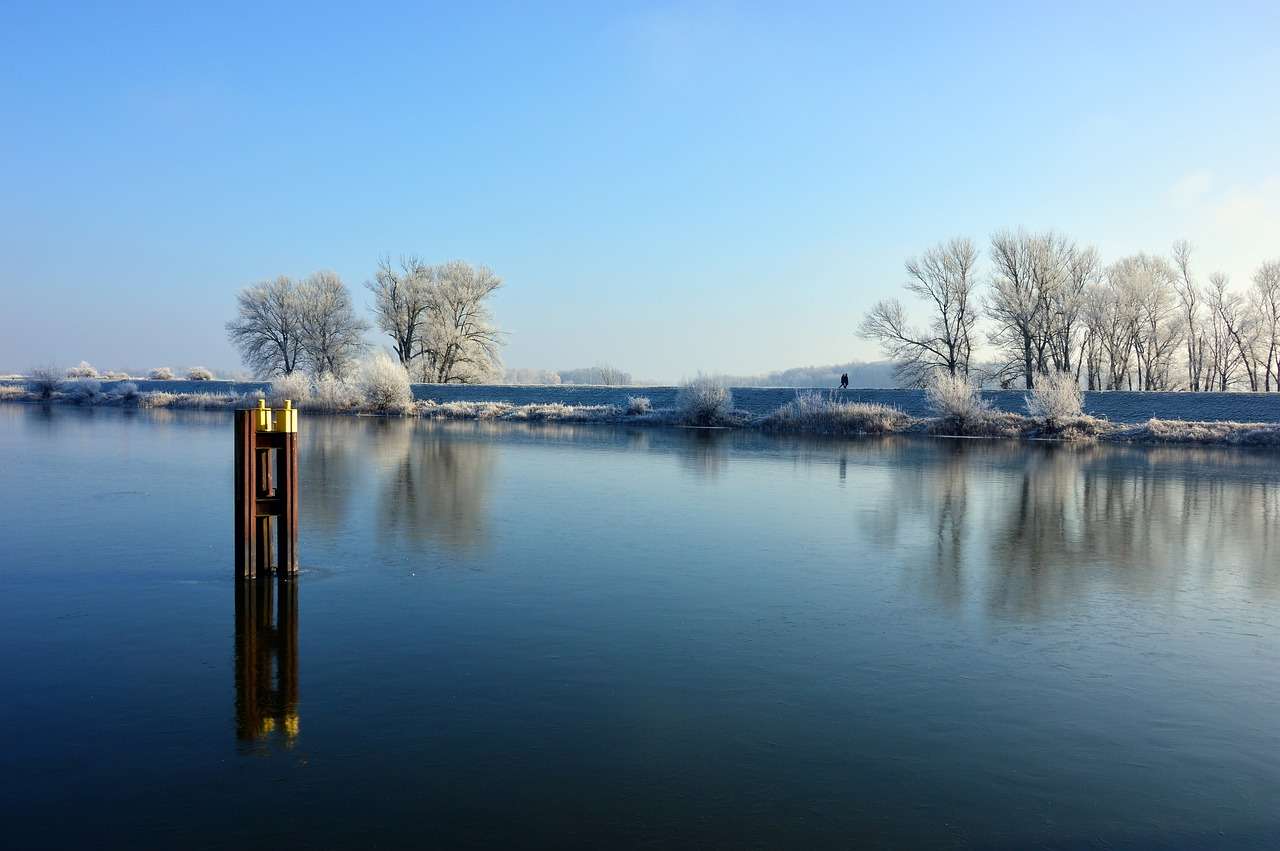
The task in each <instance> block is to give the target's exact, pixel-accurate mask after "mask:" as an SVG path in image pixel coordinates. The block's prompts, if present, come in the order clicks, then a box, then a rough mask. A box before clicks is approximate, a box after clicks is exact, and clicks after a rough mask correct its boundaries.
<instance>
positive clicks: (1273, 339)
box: [1249, 260, 1280, 391]
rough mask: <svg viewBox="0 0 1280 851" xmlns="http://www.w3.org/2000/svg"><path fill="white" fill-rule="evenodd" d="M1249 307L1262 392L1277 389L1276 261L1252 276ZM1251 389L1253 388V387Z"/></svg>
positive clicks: (1279, 280) (1279, 306)
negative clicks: (1254, 333) (1253, 328)
mask: <svg viewBox="0 0 1280 851" xmlns="http://www.w3.org/2000/svg"><path fill="white" fill-rule="evenodd" d="M1249 302H1250V308H1251V311H1250V312H1251V313H1252V314H1253V316H1254V321H1255V322H1256V323H1257V338H1256V346H1257V348H1256V353H1255V357H1256V358H1257V359H1258V360H1260V361H1261V363H1260V364H1259V367H1261V368H1260V369H1258V370H1257V371H1258V372H1260V373H1261V374H1262V379H1263V389H1264V390H1267V391H1270V390H1271V389H1272V379H1273V378H1274V380H1275V389H1276V390H1280V363H1277V362H1276V356H1277V353H1278V352H1280V260H1271V261H1269V262H1266V263H1263V264H1262V265H1261V266H1259V267H1258V270H1257V271H1256V272H1254V273H1253V289H1252V290H1251V291H1250V299H1249ZM1254 389H1255V390H1256V389H1257V387H1255V388H1254Z"/></svg>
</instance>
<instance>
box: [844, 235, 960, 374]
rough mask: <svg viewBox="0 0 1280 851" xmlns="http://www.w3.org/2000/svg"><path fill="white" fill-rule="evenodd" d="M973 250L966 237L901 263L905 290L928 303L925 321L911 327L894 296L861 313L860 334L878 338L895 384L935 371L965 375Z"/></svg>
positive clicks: (868, 337)
mask: <svg viewBox="0 0 1280 851" xmlns="http://www.w3.org/2000/svg"><path fill="white" fill-rule="evenodd" d="M977 266H978V252H977V250H976V249H975V248H974V247H973V243H972V242H970V241H969V240H968V239H964V238H959V237H958V238H956V239H952V240H950V241H949V242H944V243H940V244H938V245H936V246H934V247H933V248H930V249H929V250H928V251H926V252H924V254H923V255H921V256H920V257H918V258H917V257H912V258H910V259H909V260H907V262H906V271H907V282H906V284H905V286H906V289H907V291H908V292H910V293H912V294H913V295H915V296H917V297H918V298H920V299H922V300H923V301H925V302H926V304H927V305H928V310H929V323H928V325H927V326H926V327H925V328H923V329H922V328H917V327H915V326H914V325H913V324H912V323H911V322H910V320H909V319H908V318H907V312H906V309H905V308H904V307H903V305H902V303H901V302H900V301H898V300H897V299H886V300H884V301H881V302H878V303H877V304H876V305H875V306H873V307H872V308H871V311H870V312H869V313H867V315H866V316H865V317H864V318H863V320H862V324H861V326H860V327H859V333H860V334H861V336H863V337H865V338H867V339H871V340H875V341H877V342H879V343H880V348H881V350H882V351H883V352H884V354H885V356H886V357H888V358H889V359H890V360H892V361H893V362H894V364H895V366H896V370H897V375H898V380H899V383H900V384H903V385H906V386H911V387H921V386H924V385H925V384H926V383H927V382H928V381H929V379H930V377H931V376H932V375H933V373H934V372H935V371H939V370H940V371H942V372H945V373H946V374H947V375H960V376H967V375H968V374H969V362H970V358H971V357H972V354H973V331H974V326H975V325H976V324H977V321H978V313H977V308H978V302H977V298H976V297H975V289H976V287H977Z"/></svg>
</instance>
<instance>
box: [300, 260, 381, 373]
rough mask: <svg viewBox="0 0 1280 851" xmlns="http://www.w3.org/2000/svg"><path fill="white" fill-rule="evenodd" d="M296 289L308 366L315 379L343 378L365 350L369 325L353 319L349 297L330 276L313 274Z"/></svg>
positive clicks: (353, 313) (332, 276)
mask: <svg viewBox="0 0 1280 851" xmlns="http://www.w3.org/2000/svg"><path fill="white" fill-rule="evenodd" d="M299 289H300V297H301V300H302V350H303V352H304V353H305V355H306V362H307V366H308V367H309V368H310V370H311V372H312V373H313V374H315V375H326V374H327V375H334V376H344V375H346V374H347V373H349V372H350V370H351V368H352V367H353V366H354V365H355V362H356V360H357V358H359V356H360V353H361V351H363V349H364V345H365V343H364V332H365V331H367V330H368V329H369V323H368V322H365V321H364V320H363V319H361V318H360V317H359V316H357V315H356V312H355V308H354V306H353V305H352V303H351V294H350V293H348V292H347V287H346V285H345V284H343V283H342V279H341V278H339V277H338V276H337V275H336V274H334V273H333V272H316V273H315V274H314V275H311V276H310V277H309V278H307V279H306V280H305V281H303V282H302V284H301V285H300V288H299Z"/></svg>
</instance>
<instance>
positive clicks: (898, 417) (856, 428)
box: [760, 393, 914, 435]
mask: <svg viewBox="0 0 1280 851" xmlns="http://www.w3.org/2000/svg"><path fill="white" fill-rule="evenodd" d="M913 422H914V421H913V420H912V418H911V417H910V416H908V415H907V414H905V413H903V412H902V411H900V410H898V409H897V408H894V407H892V406H891V405H874V404H868V403H864V402H843V401H840V400H839V399H837V398H835V397H834V396H823V395H822V394H820V393H798V394H796V398H795V400H794V401H791V402H788V403H787V404H785V405H783V406H782V407H781V408H779V409H778V410H776V411H774V412H773V413H771V414H769V415H768V416H767V417H765V418H764V420H762V421H761V423H760V427H761V428H763V429H764V430H765V431H775V432H788V433H794V434H823V435H850V434H890V433H893V432H900V431H905V430H906V429H907V428H909V427H910V426H911V425H912V424H913Z"/></svg>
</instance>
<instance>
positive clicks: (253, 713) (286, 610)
mask: <svg viewBox="0 0 1280 851" xmlns="http://www.w3.org/2000/svg"><path fill="white" fill-rule="evenodd" d="M276 584H277V583H274V582H270V581H264V580H257V581H249V582H237V583H236V738H238V739H241V740H244V741H255V740H258V739H264V738H266V737H268V736H269V735H271V734H272V733H273V732H275V731H277V730H278V731H280V732H281V733H283V735H284V738H285V742H286V744H289V745H292V744H293V742H294V739H296V738H297V736H298V583H297V582H291V581H285V580H283V579H282V580H281V581H280V582H279V597H280V606H279V611H278V612H277V611H276V606H275V599H274V598H275V596H276V590H275V586H276ZM273 621H274V622H273ZM273 669H274V674H275V676H274V678H273V677H272V673H273Z"/></svg>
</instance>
